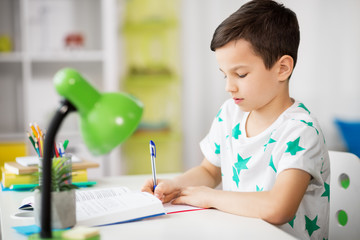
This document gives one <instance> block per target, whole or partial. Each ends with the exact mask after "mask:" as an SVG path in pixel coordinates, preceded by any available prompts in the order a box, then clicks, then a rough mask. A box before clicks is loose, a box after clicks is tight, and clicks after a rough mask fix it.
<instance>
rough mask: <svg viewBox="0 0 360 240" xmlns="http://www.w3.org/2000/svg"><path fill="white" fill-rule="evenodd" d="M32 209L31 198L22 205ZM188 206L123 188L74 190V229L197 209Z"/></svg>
mask: <svg viewBox="0 0 360 240" xmlns="http://www.w3.org/2000/svg"><path fill="white" fill-rule="evenodd" d="M25 205H26V206H28V207H29V206H30V207H31V206H33V207H34V208H36V206H35V205H34V201H33V198H32V197H28V198H26V199H24V200H23V202H22V206H25ZM200 209H201V208H197V207H192V206H188V205H173V204H171V203H166V204H162V202H161V201H160V200H159V199H157V198H156V197H155V196H153V195H151V194H149V193H145V192H140V191H130V190H129V189H128V188H126V187H116V188H98V189H81V190H76V221H77V224H76V225H78V226H103V225H110V224H119V223H125V222H131V221H136V220H141V219H144V218H149V217H155V216H160V215H165V214H172V213H180V212H186V211H195V210H200Z"/></svg>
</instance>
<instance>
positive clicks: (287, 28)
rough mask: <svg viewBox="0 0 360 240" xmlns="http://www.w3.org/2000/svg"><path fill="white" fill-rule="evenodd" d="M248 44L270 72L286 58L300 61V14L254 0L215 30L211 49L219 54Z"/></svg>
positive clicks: (268, 2) (267, 0) (261, 0)
mask: <svg viewBox="0 0 360 240" xmlns="http://www.w3.org/2000/svg"><path fill="white" fill-rule="evenodd" d="M239 39H244V40H246V41H248V42H249V43H250V44H251V45H252V48H253V51H254V52H255V54H256V55H258V56H260V57H261V58H262V59H263V61H264V64H265V67H266V68H267V69H270V68H271V67H272V66H273V65H274V64H275V62H276V61H277V60H278V59H279V58H280V57H281V56H283V55H290V56H291V57H292V58H293V59H294V67H295V64H296V60H297V51H298V47H299V42H300V31H299V24H298V21H297V17H296V14H295V13H294V12H293V11H291V10H290V9H288V8H285V7H284V5H282V4H279V3H276V2H274V1H270V0H254V1H250V2H248V3H246V4H244V5H243V6H241V7H240V9H239V10H237V11H236V12H234V13H233V14H231V15H230V16H229V17H228V18H227V19H225V20H224V21H223V22H222V23H221V24H220V25H219V26H218V27H217V29H216V30H215V32H214V35H213V39H212V40H211V45H210V48H211V50H212V51H215V50H216V49H217V48H220V47H222V46H224V45H226V44H227V43H229V42H231V41H233V40H239Z"/></svg>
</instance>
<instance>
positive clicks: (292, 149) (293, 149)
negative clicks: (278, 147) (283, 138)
mask: <svg viewBox="0 0 360 240" xmlns="http://www.w3.org/2000/svg"><path fill="white" fill-rule="evenodd" d="M299 141H300V137H298V138H297V139H296V140H295V141H289V142H288V143H286V144H287V146H288V147H287V149H286V151H285V152H286V153H287V152H288V153H290V154H291V155H296V153H297V152H300V151H303V150H305V148H303V147H300V146H299Z"/></svg>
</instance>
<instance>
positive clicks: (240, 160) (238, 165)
mask: <svg viewBox="0 0 360 240" xmlns="http://www.w3.org/2000/svg"><path fill="white" fill-rule="evenodd" d="M250 158H251V157H248V158H245V159H243V158H242V157H241V156H240V154H238V161H237V162H236V163H235V164H234V165H235V167H236V170H237V173H238V174H240V171H241V170H243V169H248V167H247V166H246V164H247V163H248V162H249V160H250Z"/></svg>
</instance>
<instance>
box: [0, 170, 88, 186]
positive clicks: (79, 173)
mask: <svg viewBox="0 0 360 240" xmlns="http://www.w3.org/2000/svg"><path fill="white" fill-rule="evenodd" d="M1 170H2V179H1V184H2V186H3V187H4V188H9V189H10V190H20V189H23V190H25V189H32V188H33V187H31V186H33V185H36V186H37V184H38V182H39V180H38V176H36V175H35V174H33V173H29V174H14V173H11V172H9V171H7V170H6V169H4V168H3V167H1ZM72 182H73V183H86V182H88V175H87V170H86V169H79V170H73V171H72Z"/></svg>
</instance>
